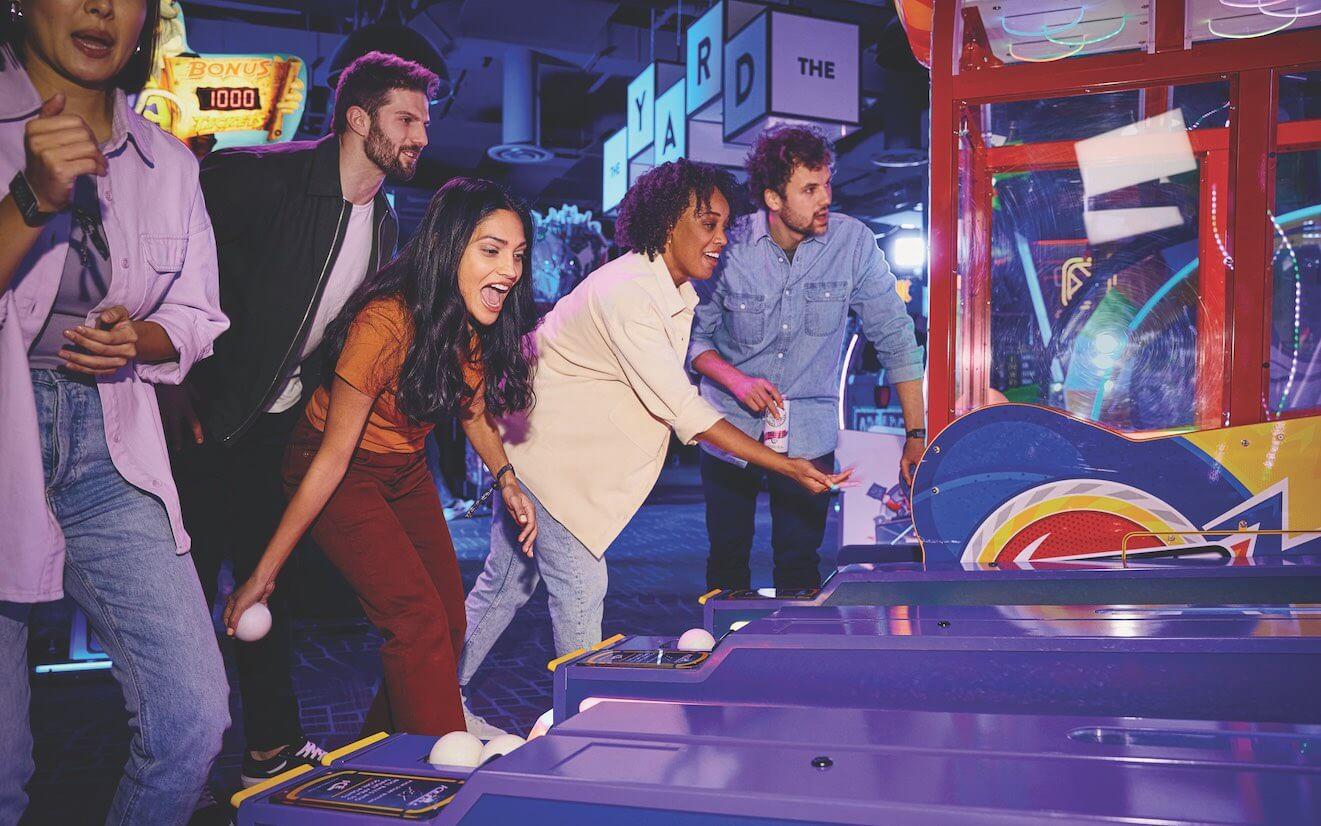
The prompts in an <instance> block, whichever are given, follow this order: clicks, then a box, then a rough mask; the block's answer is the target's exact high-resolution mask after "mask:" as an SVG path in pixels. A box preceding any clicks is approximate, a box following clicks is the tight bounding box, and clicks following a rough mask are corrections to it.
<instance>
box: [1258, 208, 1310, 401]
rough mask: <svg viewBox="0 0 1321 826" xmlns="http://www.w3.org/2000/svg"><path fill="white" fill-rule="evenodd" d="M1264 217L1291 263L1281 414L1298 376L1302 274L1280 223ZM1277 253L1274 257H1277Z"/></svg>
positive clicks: (1272, 261)
mask: <svg viewBox="0 0 1321 826" xmlns="http://www.w3.org/2000/svg"><path fill="white" fill-rule="evenodd" d="M1266 215H1267V216H1269V217H1270V219H1271V223H1272V224H1274V225H1275V231H1276V232H1277V233H1279V235H1280V240H1281V241H1283V242H1284V249H1287V250H1288V251H1289V259H1290V260H1291V261H1292V262H1293V359H1292V361H1291V362H1290V363H1289V380H1288V381H1286V382H1285V383H1284V392H1283V393H1281V394H1280V406H1279V407H1277V408H1276V409H1275V412H1276V413H1283V412H1284V407H1285V404H1286V403H1287V402H1288V401H1289V393H1290V391H1292V390H1293V381H1294V378H1296V377H1297V375H1298V345H1299V343H1300V340H1301V339H1300V333H1299V330H1300V328H1301V327H1302V318H1301V316H1300V311H1301V308H1302V306H1303V274H1302V269H1301V267H1299V266H1298V256H1297V254H1296V253H1294V249H1293V244H1291V243H1289V236H1288V235H1287V234H1285V232H1284V228H1283V227H1281V226H1280V222H1279V221H1277V220H1276V219H1275V216H1274V215H1272V214H1271V213H1270V211H1269V210H1268V211H1267V212H1266ZM1278 254H1279V253H1278V251H1277V253H1276V255H1278ZM1274 259H1275V256H1271V264H1272V265H1273V264H1274V263H1275V261H1274Z"/></svg>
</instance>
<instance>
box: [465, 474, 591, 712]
mask: <svg viewBox="0 0 1321 826" xmlns="http://www.w3.org/2000/svg"><path fill="white" fill-rule="evenodd" d="M523 492H524V493H526V494H527V497H528V499H530V500H532V507H533V508H535V509H536V511H537V541H536V547H535V548H533V551H532V558H531V559H529V558H528V557H526V556H524V555H523V551H522V550H521V549H520V548H519V545H518V534H519V526H518V523H516V522H514V518H513V517H512V516H510V515H509V511H508V510H507V509H506V508H505V503H504V501H503V500H502V499H501V498H500V494H499V493H498V492H497V493H496V494H495V495H494V496H493V497H492V503H491V551H490V553H488V554H487V555H486V565H485V567H483V568H482V573H481V575H480V576H478V577H477V583H476V584H475V585H473V586H472V591H470V592H469V593H468V599H467V601H466V602H465V603H464V613H465V614H466V615H467V618H468V633H467V636H466V637H465V638H464V640H463V655H462V656H461V657H460V658H459V685H461V686H466V685H467V684H468V682H469V681H470V680H471V679H472V676H473V675H474V674H476V673H477V669H478V668H479V667H480V666H481V664H482V660H484V659H486V655H487V654H488V653H490V651H491V647H492V646H493V645H495V642H496V640H498V639H500V635H501V634H503V633H504V632H505V629H506V628H508V627H509V623H510V622H511V621H512V620H513V619H514V614H515V613H517V612H518V609H519V608H522V607H523V606H524V605H525V604H527V601H528V600H529V599H531V597H532V593H533V592H534V591H536V590H537V583H538V582H540V581H541V580H542V579H544V580H546V590H547V591H548V592H549V597H550V599H549V602H550V624H551V636H552V637H553V638H554V640H555V656H557V657H562V656H564V655H565V654H568V653H569V652H570V651H576V650H577V649H579V648H586V647H587V646H589V645H593V644H595V643H598V642H600V641H601V613H602V610H603V608H604V607H605V591H606V584H607V578H606V568H605V559H604V558H600V559H598V558H597V557H596V556H595V555H594V554H592V552H591V551H589V550H587V546H586V545H584V544H583V543H582V542H579V541H578V537H576V536H574V535H573V534H571V533H569V530H568V528H565V527H564V526H563V525H561V524H560V523H559V522H556V521H555V517H553V516H551V515H550V514H549V513H548V512H547V511H546V509H545V508H544V507H542V506H541V503H540V502H538V501H537V498H536V497H535V496H533V495H532V493H531V491H529V490H527V488H524V489H523Z"/></svg>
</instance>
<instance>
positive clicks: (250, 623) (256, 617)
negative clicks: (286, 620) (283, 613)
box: [234, 602, 271, 642]
mask: <svg viewBox="0 0 1321 826" xmlns="http://www.w3.org/2000/svg"><path fill="white" fill-rule="evenodd" d="M270 630H271V609H269V608H267V607H266V603H264V602H254V603H253V604H252V605H250V606H249V607H248V610H246V611H244V612H243V614H242V616H240V617H239V621H238V622H237V623H235V624H234V636H236V637H238V638H239V639H240V640H243V641H244V642H256V641H257V640H259V639H261V638H262V637H264V636H266V634H267V632H269V631H270Z"/></svg>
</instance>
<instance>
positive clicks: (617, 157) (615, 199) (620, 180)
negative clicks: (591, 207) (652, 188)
mask: <svg viewBox="0 0 1321 826" xmlns="http://www.w3.org/2000/svg"><path fill="white" fill-rule="evenodd" d="M627 191H628V133H627V129H620V130H619V131H618V132H616V133H615V134H613V135H611V136H610V137H608V138H606V139H605V146H604V151H603V152H602V165H601V211H602V212H609V211H610V210H612V209H614V208H615V207H617V206H619V202H620V201H622V200H624V193H625V192H627Z"/></svg>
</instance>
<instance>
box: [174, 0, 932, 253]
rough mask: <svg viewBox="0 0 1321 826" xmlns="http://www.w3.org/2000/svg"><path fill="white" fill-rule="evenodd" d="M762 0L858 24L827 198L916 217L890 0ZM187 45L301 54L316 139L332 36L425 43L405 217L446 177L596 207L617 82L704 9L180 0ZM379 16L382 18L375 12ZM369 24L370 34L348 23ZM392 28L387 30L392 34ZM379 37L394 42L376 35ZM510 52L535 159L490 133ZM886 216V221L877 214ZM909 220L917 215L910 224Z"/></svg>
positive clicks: (307, 124) (919, 76)
mask: <svg viewBox="0 0 1321 826" xmlns="http://www.w3.org/2000/svg"><path fill="white" fill-rule="evenodd" d="M765 4H766V5H774V6H776V7H779V8H784V9H790V10H795V11H799V12H802V13H805V14H815V15H819V16H822V17H829V18H835V19H841V20H848V21H852V22H856V23H858V24H859V26H860V28H861V30H862V44H863V59H862V62H861V65H862V72H863V78H862V86H863V106H862V112H863V116H862V117H863V128H862V129H861V130H859V131H858V132H856V133H854V134H853V135H850V136H849V137H848V138H846V139H845V140H843V141H841V142H840V145H839V147H838V148H839V150H840V156H841V157H840V162H839V165H838V169H837V171H836V194H835V197H836V202H837V206H838V208H839V209H840V210H841V211H844V212H848V213H850V214H853V215H855V216H857V217H859V218H863V219H864V220H869V221H870V222H872V223H873V226H874V228H875V229H877V230H878V231H879V232H884V231H886V230H887V229H889V226H888V225H889V224H890V223H894V224H895V225H897V222H899V221H900V220H902V221H903V222H904V223H910V222H913V221H912V219H913V218H914V217H915V213H914V211H913V210H914V208H915V207H916V208H917V209H918V210H920V209H921V203H922V202H923V201H924V200H925V194H926V164H925V159H926V155H925V149H924V147H925V144H926V116H925V110H926V107H927V94H928V80H927V74H926V71H925V70H924V69H923V68H922V67H921V66H920V65H919V64H917V63H916V61H914V60H913V57H912V55H911V53H910V52H909V49H908V46H907V43H906V40H905V39H904V37H903V32H902V30H901V28H900V27H899V24H898V20H897V19H896V17H895V12H894V7H893V4H892V3H891V2H890V0H797V2H774V0H768V2H766V3H765ZM182 5H183V8H184V13H185V16H186V20H187V28H188V39H189V43H190V45H191V46H192V48H193V49H195V50H197V51H199V52H203V53H207V52H210V53H222V52H223V53H241V52H256V51H282V52H287V53H292V54H296V55H298V56H300V57H302V58H304V59H305V60H306V61H307V62H308V65H309V71H310V74H311V79H312V83H311V85H312V89H311V91H310V93H309V101H308V107H307V112H306V114H305V115H304V119H303V123H302V125H301V127H300V129H299V133H298V137H300V138H303V137H317V136H320V135H322V134H324V133H325V129H326V120H327V118H326V112H327V110H328V108H329V99H330V95H329V89H328V87H327V85H326V84H327V80H326V78H327V75H328V73H329V72H330V70H331V68H332V66H333V64H334V58H335V56H336V52H337V50H339V49H340V47H341V45H342V44H343V43H344V42H345V37H346V36H348V35H350V34H351V33H353V32H355V31H357V32H359V34H358V35H357V36H356V37H355V38H354V42H355V43H356V42H358V41H359V40H361V41H362V42H380V37H381V34H382V32H381V27H383V26H389V25H395V26H399V25H402V26H403V27H405V28H407V29H408V30H409V32H408V33H407V34H404V35H400V36H401V37H411V38H412V39H413V40H418V39H424V40H425V41H426V42H427V43H429V44H430V46H431V47H432V48H434V49H435V51H436V52H437V53H438V54H439V55H440V59H441V60H442V61H443V63H444V70H445V72H446V73H447V74H448V77H449V80H450V84H449V85H450V90H449V93H448V95H446V96H444V97H443V99H442V100H440V101H438V102H437V104H436V106H435V108H434V109H433V110H432V121H431V127H430V130H429V131H430V145H429V146H428V147H427V150H426V152H425V153H424V155H423V159H422V163H421V166H420V168H419V172H418V175H417V177H416V178H414V180H413V183H412V185H411V186H410V187H407V188H401V189H400V190H399V191H398V192H397V193H396V204H397V206H398V208H399V209H400V213H401V218H402V219H403V220H404V222H405V224H409V223H411V221H410V220H409V219H410V218H412V217H414V215H416V214H420V211H421V209H422V208H424V207H425V204H426V201H427V200H428V199H429V197H430V192H431V190H432V189H434V187H436V186H438V185H439V184H440V183H442V182H444V181H445V180H446V179H448V178H449V177H451V176H453V175H457V174H476V175H481V176H485V177H489V178H493V179H496V180H500V181H502V182H504V183H506V184H507V185H508V186H509V187H510V188H511V189H513V190H514V191H516V192H517V193H518V194H520V195H521V196H523V197H525V198H527V199H528V200H529V201H530V202H532V203H533V205H534V206H537V207H541V208H545V207H549V206H556V205H559V204H561V203H573V204H577V205H579V206H580V207H582V208H584V209H590V208H593V207H594V205H595V204H597V203H599V200H600V195H601V142H602V139H603V138H604V137H605V136H607V135H609V134H610V133H612V132H614V131H615V130H617V129H619V128H620V127H621V126H623V125H624V111H625V110H624V103H625V96H626V88H627V86H628V82H629V81H630V80H631V79H632V78H633V77H634V76H635V75H636V74H637V73H638V72H639V71H641V70H642V69H643V68H644V67H645V66H646V64H647V63H648V62H650V61H651V60H652V59H659V60H676V61H681V60H682V57H681V55H682V52H681V49H682V33H683V31H684V30H685V29H686V28H687V27H688V26H689V25H690V24H691V23H692V22H693V21H694V20H696V19H697V17H698V16H700V14H702V13H703V12H704V11H705V10H706V9H707V7H708V6H709V5H710V4H709V3H707V2H694V1H693V0H686V1H685V2H662V0H622V1H620V0H412V2H402V1H401V2H396V1H395V0H183V2H182ZM378 21H379V22H378ZM373 24H375V28H376V30H377V34H376V36H375V37H373V36H372V35H371V34H370V33H369V32H362V31H361V30H363V29H365V28H367V27H369V26H372V25H373ZM394 32H398V29H395V30H394ZM384 36H385V38H386V39H387V40H388V39H390V38H392V37H393V36H395V35H394V34H393V33H392V32H391V31H390V30H389V29H386V30H385V31H384ZM510 49H515V50H522V49H526V50H529V51H530V52H531V55H532V65H533V67H534V68H533V72H534V76H533V78H534V79H533V88H534V90H535V93H536V106H535V108H536V123H537V128H538V131H539V141H538V143H539V145H540V147H541V148H542V149H544V150H546V152H545V153H544V154H546V155H547V156H548V159H547V160H545V161H544V162H541V163H536V164H522V165H511V164H506V163H502V162H499V161H496V160H492V159H491V158H490V157H489V156H488V154H487V150H488V149H489V148H490V147H492V146H496V145H499V144H501V143H502V137H503V132H502V121H503V114H502V102H503V99H504V94H503V88H504V87H503V84H502V80H503V78H502V72H503V66H504V64H505V62H506V61H505V56H506V55H507V54H508V53H509V50H510ZM887 219H888V220H887ZM917 223H920V220H919V221H918V222H917Z"/></svg>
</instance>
